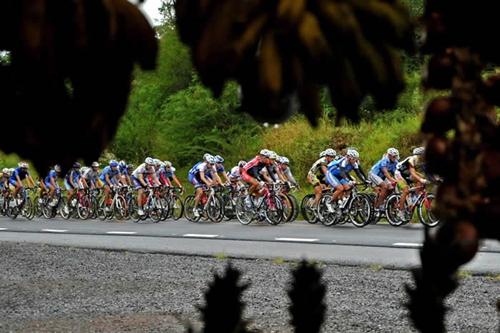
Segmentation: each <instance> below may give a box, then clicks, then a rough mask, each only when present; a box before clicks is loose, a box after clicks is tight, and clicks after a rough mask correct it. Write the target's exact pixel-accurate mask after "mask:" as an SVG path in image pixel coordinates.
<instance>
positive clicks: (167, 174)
mask: <svg viewBox="0 0 500 333" xmlns="http://www.w3.org/2000/svg"><path fill="white" fill-rule="evenodd" d="M163 172H164V175H165V177H167V178H168V179H172V178H173V177H174V176H175V168H174V167H170V168H168V169H167V168H163Z"/></svg>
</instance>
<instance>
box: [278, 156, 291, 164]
mask: <svg viewBox="0 0 500 333" xmlns="http://www.w3.org/2000/svg"><path fill="white" fill-rule="evenodd" d="M280 163H282V164H290V160H289V159H288V158H286V157H285V156H281V162H280Z"/></svg>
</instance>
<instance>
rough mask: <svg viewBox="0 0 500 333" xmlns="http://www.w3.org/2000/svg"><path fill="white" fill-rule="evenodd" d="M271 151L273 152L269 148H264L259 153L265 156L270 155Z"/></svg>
mask: <svg viewBox="0 0 500 333" xmlns="http://www.w3.org/2000/svg"><path fill="white" fill-rule="evenodd" d="M270 153H271V151H269V150H267V149H262V150H261V151H260V153H259V154H260V155H262V156H265V157H269V156H270Z"/></svg>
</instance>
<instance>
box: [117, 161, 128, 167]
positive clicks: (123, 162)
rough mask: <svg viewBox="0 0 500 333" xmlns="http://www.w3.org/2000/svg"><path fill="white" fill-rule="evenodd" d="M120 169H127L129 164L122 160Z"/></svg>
mask: <svg viewBox="0 0 500 333" xmlns="http://www.w3.org/2000/svg"><path fill="white" fill-rule="evenodd" d="M119 165H120V167H122V168H125V167H127V163H126V162H125V161H124V160H121V161H120V163H119Z"/></svg>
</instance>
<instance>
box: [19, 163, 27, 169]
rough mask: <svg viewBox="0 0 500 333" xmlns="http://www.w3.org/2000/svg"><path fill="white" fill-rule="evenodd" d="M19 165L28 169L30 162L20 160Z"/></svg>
mask: <svg viewBox="0 0 500 333" xmlns="http://www.w3.org/2000/svg"><path fill="white" fill-rule="evenodd" d="M18 166H19V167H20V168H24V169H28V163H26V162H19V164H18Z"/></svg>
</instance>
